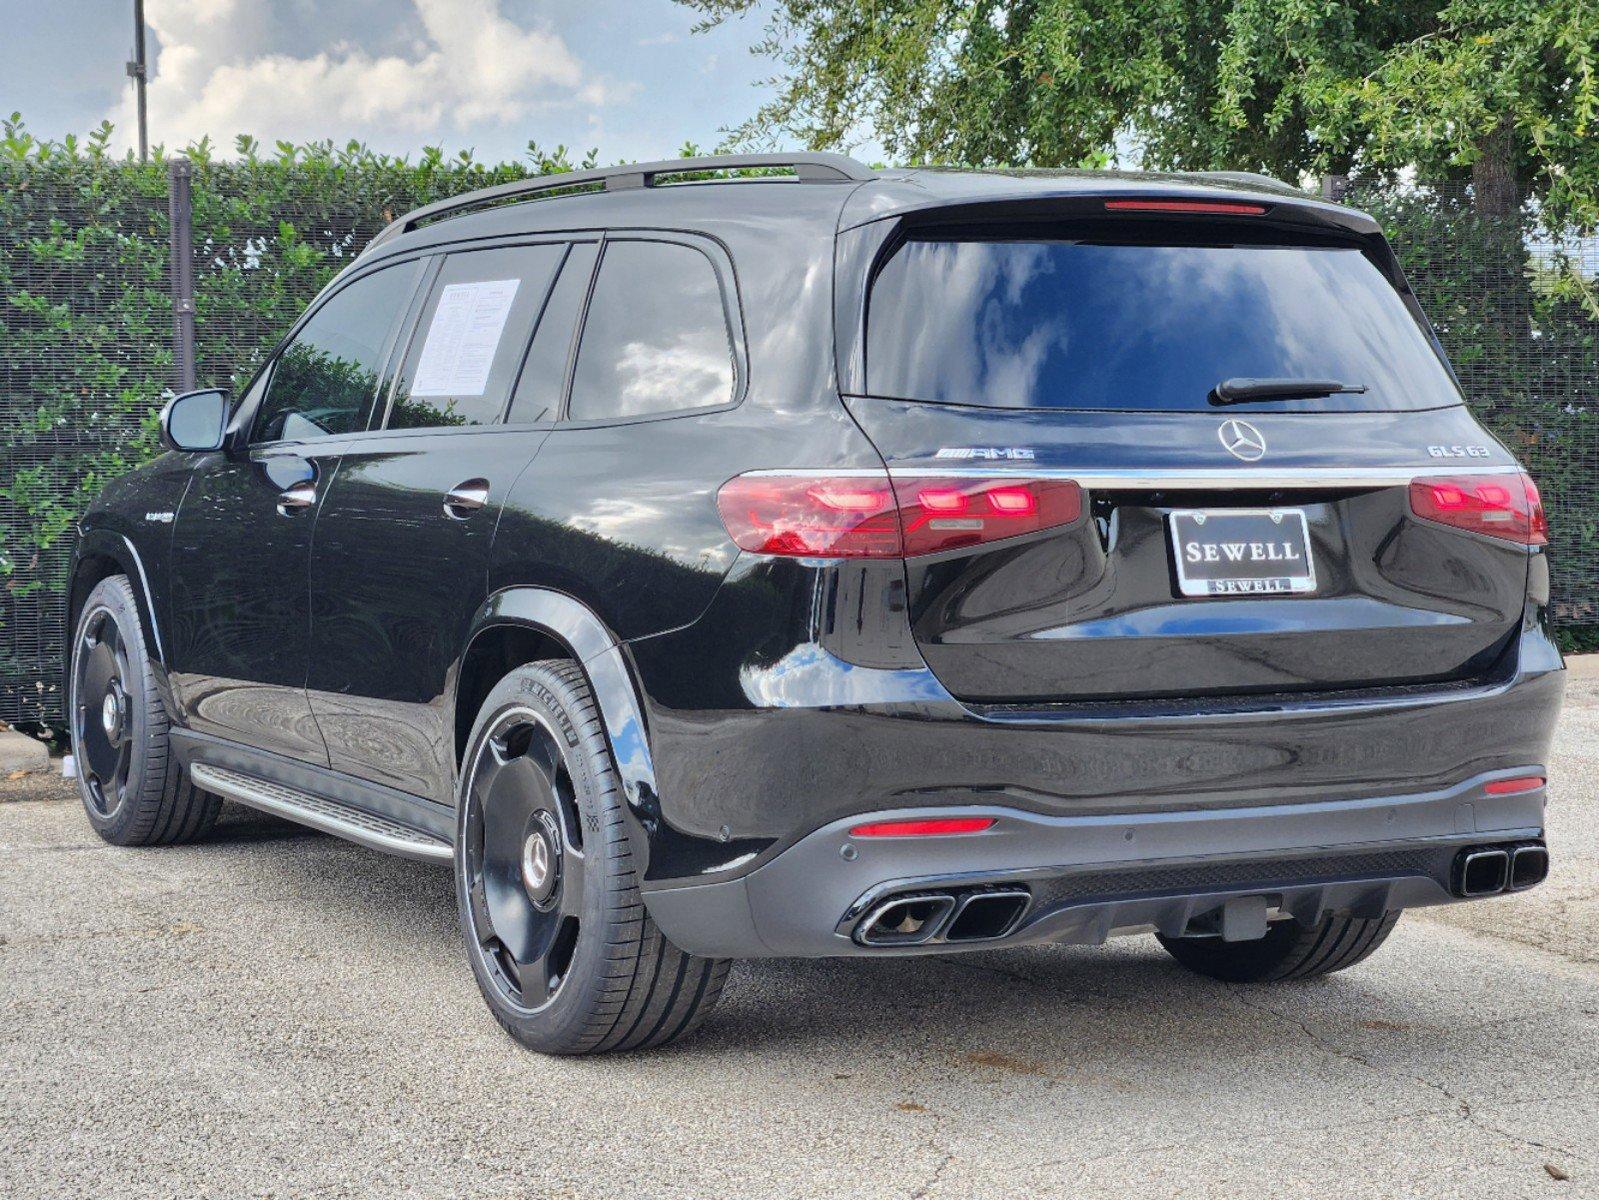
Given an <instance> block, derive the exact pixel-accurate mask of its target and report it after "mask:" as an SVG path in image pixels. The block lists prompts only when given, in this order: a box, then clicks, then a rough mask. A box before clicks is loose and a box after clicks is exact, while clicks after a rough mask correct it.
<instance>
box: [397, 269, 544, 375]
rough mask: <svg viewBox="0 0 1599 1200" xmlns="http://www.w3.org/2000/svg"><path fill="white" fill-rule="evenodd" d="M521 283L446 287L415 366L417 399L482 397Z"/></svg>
mask: <svg viewBox="0 0 1599 1200" xmlns="http://www.w3.org/2000/svg"><path fill="white" fill-rule="evenodd" d="M520 282H521V280H519V279H485V280H483V281H481V282H479V283H452V284H448V285H447V286H446V287H445V289H444V291H443V292H441V293H440V295H439V304H438V307H437V308H435V309H434V310H433V321H432V323H431V324H429V326H428V336H427V341H425V342H423V343H422V357H421V360H420V361H419V362H418V363H417V364H416V379H415V380H414V381H413V382H412V384H411V395H413V396H481V395H482V394H483V389H484V388H486V387H487V386H488V382H489V370H490V368H492V367H493V366H494V352H495V351H496V350H498V349H499V347H500V335H501V334H502V333H504V332H505V318H506V317H507V316H509V315H510V312H511V302H512V301H513V300H515V299H516V288H517V284H519V283H520Z"/></svg>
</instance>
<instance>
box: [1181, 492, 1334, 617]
mask: <svg viewBox="0 0 1599 1200" xmlns="http://www.w3.org/2000/svg"><path fill="white" fill-rule="evenodd" d="M1212 522H1214V523H1215V524H1214V525H1213V526H1212V532H1213V534H1214V536H1213V537H1211V538H1204V537H1196V536H1195V534H1196V533H1198V532H1200V531H1202V530H1203V529H1204V526H1205V525H1207V524H1211V523H1212ZM1266 522H1270V524H1266ZM1224 527H1230V533H1231V536H1228V534H1227V533H1224V532H1222V530H1223V529H1224ZM1251 530H1253V531H1255V532H1256V534H1257V536H1244V537H1242V538H1241V539H1240V537H1239V533H1240V531H1242V532H1243V533H1245V534H1247V533H1249V532H1250V531H1251ZM1285 532H1286V533H1287V534H1288V535H1289V536H1287V537H1286V538H1285V537H1284V536H1283V534H1284V533H1285ZM1259 533H1265V534H1266V535H1267V536H1266V537H1264V538H1262V537H1259V536H1258V534H1259ZM1166 541H1167V544H1168V545H1169V546H1170V547H1171V554H1172V562H1173V564H1174V565H1175V566H1176V570H1177V589H1178V591H1179V592H1180V593H1181V594H1182V595H1183V596H1186V597H1194V598H1199V597H1210V598H1213V599H1214V598H1218V597H1228V598H1237V597H1251V596H1303V595H1307V594H1310V593H1313V592H1314V591H1315V590H1316V556H1315V550H1314V548H1313V547H1312V545H1311V542H1310V522H1309V520H1308V519H1307V518H1306V517H1305V510H1304V509H1302V508H1179V509H1172V510H1171V511H1170V512H1168V513H1167V514H1166ZM1190 545H1194V546H1198V547H1200V548H1201V549H1200V550H1199V556H1198V559H1197V560H1196V559H1195V558H1194V557H1193V556H1191V555H1190V554H1189V552H1188V547H1189V546H1190ZM1207 545H1208V546H1211V547H1213V548H1215V549H1216V552H1217V556H1216V557H1215V558H1210V557H1208V554H1207V551H1205V550H1204V549H1203V547H1205V546H1207ZM1234 547H1236V548H1237V549H1236V557H1233V555H1234V553H1235V551H1234V549H1233V548H1234ZM1296 548H1297V550H1298V551H1299V553H1298V555H1295V554H1294V553H1293V551H1294V550H1295V549H1296ZM1229 567H1237V568H1247V570H1245V572H1244V573H1242V574H1239V573H1238V572H1237V571H1235V572H1234V573H1233V574H1230V575H1229V574H1226V573H1225V572H1226V570H1227V568H1229Z"/></svg>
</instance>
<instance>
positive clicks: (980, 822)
mask: <svg viewBox="0 0 1599 1200" xmlns="http://www.w3.org/2000/svg"><path fill="white" fill-rule="evenodd" d="M994 821H995V818H994V817H937V818H933V819H931V820H926V821H874V822H872V823H871V824H869V825H857V826H855V828H853V829H851V830H850V831H849V835H850V837H944V836H946V835H948V834H952V833H982V832H983V830H985V829H990V828H992V827H993V825H994Z"/></svg>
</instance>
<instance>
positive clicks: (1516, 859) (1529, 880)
mask: <svg viewBox="0 0 1599 1200" xmlns="http://www.w3.org/2000/svg"><path fill="white" fill-rule="evenodd" d="M1548 877H1549V850H1548V848H1547V847H1545V846H1517V847H1516V848H1515V849H1514V850H1512V851H1511V852H1510V883H1509V884H1508V886H1507V890H1508V891H1512V892H1520V891H1525V890H1526V889H1527V888H1530V887H1536V886H1537V885H1538V884H1540V883H1542V882H1543V881H1544V880H1545V879H1547V878H1548Z"/></svg>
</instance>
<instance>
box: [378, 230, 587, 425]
mask: <svg viewBox="0 0 1599 1200" xmlns="http://www.w3.org/2000/svg"><path fill="white" fill-rule="evenodd" d="M565 253H566V246H565V245H564V244H561V243H546V244H544V245H538V246H505V247H502V248H500V249H497V250H468V251H458V252H456V253H454V254H451V255H449V256H448V257H447V258H446V259H445V260H444V266H443V268H442V269H441V270H440V271H439V276H438V279H437V281H436V282H435V283H434V285H433V292H432V294H431V295H430V296H429V297H428V299H427V304H426V305H424V306H423V309H422V316H421V318H420V319H419V320H418V321H417V325H416V331H415V333H413V334H412V337H411V345H410V347H409V349H408V350H407V351H406V354H405V362H404V365H403V366H401V368H400V373H399V378H398V380H397V381H396V384H395V389H394V402H393V404H392V405H391V407H390V409H389V419H388V428H390V429H436V428H446V427H451V426H458V425H490V424H493V423H494V422H496V421H498V420H499V419H500V413H501V411H502V410H503V409H504V408H505V402H506V399H507V398H508V397H509V396H510V393H511V384H512V382H513V381H514V380H515V379H516V372H517V368H518V367H520V366H521V365H522V353H523V351H524V350H525V349H526V348H527V340H528V335H529V334H530V333H531V332H532V331H533V322H534V321H536V320H537V319H538V315H539V311H540V310H541V309H542V308H543V307H544V298H545V296H546V295H547V294H548V293H549V290H550V284H551V282H553V280H554V279H555V271H556V268H557V267H559V266H560V265H561V259H562V257H563V256H564V255H565Z"/></svg>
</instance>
